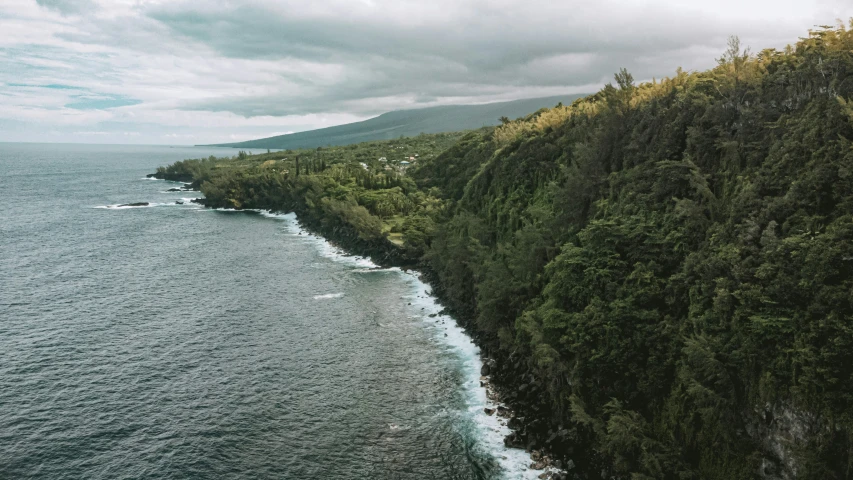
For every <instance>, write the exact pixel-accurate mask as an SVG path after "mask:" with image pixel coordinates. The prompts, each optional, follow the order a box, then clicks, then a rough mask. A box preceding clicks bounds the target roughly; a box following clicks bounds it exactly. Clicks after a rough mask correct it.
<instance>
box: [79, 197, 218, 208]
mask: <svg viewBox="0 0 853 480" xmlns="http://www.w3.org/2000/svg"><path fill="white" fill-rule="evenodd" d="M198 198H201V197H198ZM193 200H196V198H181V199H180V200H179V201H182V202H184V203H175V202H148V205H127V204H123V203H115V204H112V205H98V206H95V207H92V208H105V209H109V210H126V209H130V208H152V207H170V206H179V207H194V208H202V206H201V205H199V204H197V203H192V201H193Z"/></svg>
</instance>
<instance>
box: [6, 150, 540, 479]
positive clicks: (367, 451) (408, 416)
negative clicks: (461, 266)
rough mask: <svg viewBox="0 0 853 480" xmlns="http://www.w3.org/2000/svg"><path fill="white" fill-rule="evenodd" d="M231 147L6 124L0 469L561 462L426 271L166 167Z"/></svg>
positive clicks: (141, 473)
mask: <svg viewBox="0 0 853 480" xmlns="http://www.w3.org/2000/svg"><path fill="white" fill-rule="evenodd" d="M211 154H213V155H218V156H222V155H232V154H233V151H231V150H225V149H216V148H200V147H199V148H193V147H147V146H94V145H56V144H54V145H48V144H8V143H6V144H2V143H0V478H45V479H61V478H87V479H98V478H103V479H107V478H109V479H114V478H211V479H214V478H216V479H220V478H292V479H303V478H304V479H315V478H324V479H327V478H339V479H344V478H347V479H349V478H356V479H358V478H364V479H385V478H387V479H392V478H393V479H403V478H411V479H429V478H436V479H445V478H449V479H479V478H532V477H535V475H537V474H538V473H541V472H535V471H531V470H528V469H527V468H526V466H527V465H528V464H529V463H530V458H529V456H528V455H527V454H526V453H524V452H523V451H520V450H514V449H506V448H504V446H503V436H504V435H505V434H506V433H508V431H507V430H506V427H505V426H504V425H503V424H502V423H501V420H500V419H498V418H497V417H490V416H488V415H486V414H485V413H483V407H485V406H489V405H490V402H489V400H488V399H487V398H486V395H485V391H484V390H483V388H481V387H480V383H479V370H480V366H481V359H480V357H479V350H478V349H477V347H476V346H475V345H474V344H473V343H472V342H471V340H470V338H468V337H467V336H466V335H465V333H464V332H463V331H462V330H461V329H460V328H459V327H458V326H457V325H456V323H455V321H454V320H453V318H450V317H448V316H445V315H441V314H440V311H441V306H440V305H438V304H437V303H436V301H435V299H434V298H432V297H431V296H430V294H429V287H428V286H427V285H425V284H424V283H422V282H421V281H420V280H419V278H418V276H417V274H416V273H415V272H404V271H401V270H400V269H396V268H391V269H381V268H377V266H376V265H374V264H372V263H371V262H370V260H369V259H365V258H360V257H355V256H350V255H348V254H347V253H346V252H343V251H341V250H339V249H337V248H336V247H334V246H333V245H331V244H329V243H328V242H326V241H325V240H324V239H322V238H320V237H317V236H315V235H311V234H309V233H308V232H305V231H302V229H301V228H300V226H299V223H298V219H297V218H296V217H295V216H294V215H292V214H290V215H285V214H274V213H268V212H234V211H217V210H211V209H205V208H202V207H200V206H198V205H196V204H192V203H189V200H190V199H191V198H192V197H195V196H198V195H199V194H198V193H197V192H167V191H166V190H168V189H169V188H173V187H175V186H177V185H178V184H176V183H173V182H165V181H158V180H150V179H146V178H145V175H146V174H147V173H151V172H153V171H154V169H155V168H156V167H157V166H159V165H166V164H169V163H172V162H174V161H176V160H181V159H184V158H199V157H207V156H208V155H211ZM178 201H180V202H183V204H178V203H176V202H178ZM133 202H149V206H147V207H124V208H118V205H121V204H126V203H133Z"/></svg>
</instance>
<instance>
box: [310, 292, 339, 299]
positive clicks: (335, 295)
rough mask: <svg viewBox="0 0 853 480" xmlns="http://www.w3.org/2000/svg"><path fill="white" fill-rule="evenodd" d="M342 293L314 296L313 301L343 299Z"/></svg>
mask: <svg viewBox="0 0 853 480" xmlns="http://www.w3.org/2000/svg"><path fill="white" fill-rule="evenodd" d="M343 296H344V294H343V293H324V294H322V295H314V300H326V299H329V298H341V297H343Z"/></svg>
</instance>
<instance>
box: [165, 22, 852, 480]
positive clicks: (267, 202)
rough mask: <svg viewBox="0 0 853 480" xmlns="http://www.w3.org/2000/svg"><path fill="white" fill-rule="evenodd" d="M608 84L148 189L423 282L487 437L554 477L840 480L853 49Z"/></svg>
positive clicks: (765, 54) (815, 49)
mask: <svg viewBox="0 0 853 480" xmlns="http://www.w3.org/2000/svg"><path fill="white" fill-rule="evenodd" d="M851 25H853V22H851ZM615 80H616V81H615V84H612V85H607V86H606V87H605V88H604V89H602V90H601V91H600V92H598V93H596V94H594V95H591V96H589V97H586V98H583V99H579V100H576V101H575V102H574V103H572V104H571V105H567V106H560V107H555V108H552V109H549V110H545V111H541V112H537V113H536V114H534V115H529V116H527V117H525V118H522V119H519V120H516V121H513V122H510V123H507V124H504V125H501V126H498V127H494V128H484V129H480V130H478V131H475V132H469V133H466V134H465V135H464V136H461V137H459V138H457V139H455V142H454V143H452V145H449V147H448V148H446V149H443V151H441V153H437V152H438V150H440V149H439V148H438V147H439V146H438V145H437V144H435V145H434V147H435V148H436V150H435V151H434V152H430V154H429V155H432V156H427V157H425V158H422V159H419V160H418V161H416V162H414V164H413V165H411V166H408V167H403V166H402V165H400V164H395V165H388V167H389V168H388V169H386V168H385V166H384V165H382V166H380V165H379V164H376V163H372V164H369V165H367V168H364V167H363V166H361V165H359V163H358V162H357V161H356V160H355V159H353V158H352V156H351V155H352V153H350V154H347V155H331V156H327V157H323V158H322V159H321V160H320V162H321V163H319V164H316V163H314V164H313V166H312V168H310V169H308V170H306V169H305V167H301V170H300V167H296V163H295V162H296V157H298V156H299V155H294V154H293V153H286V154H285V153H284V152H277V153H274V154H268V155H264V156H258V157H244V158H234V159H220V160H216V159H212V160H208V161H190V162H184V163H179V164H176V165H173V166H172V167H170V169H162V170H161V171H160V172H158V174H159V175H161V176H166V175H182V174H191V175H192V177H193V178H194V179H195V180H196V181H197V182H199V183H200V185H201V190H202V191H203V192H204V194H205V196H206V203H207V205H209V206H212V207H236V208H267V209H273V210H283V211H295V212H296V213H297V214H298V215H299V216H300V219H301V220H302V221H303V222H305V223H306V224H307V225H308V226H309V227H311V228H313V229H316V230H318V231H320V232H322V233H324V234H325V235H327V236H329V237H331V238H333V239H335V240H336V241H339V242H341V243H343V244H345V245H347V246H349V247H350V248H354V249H356V250H359V251H361V252H367V253H371V254H374V256H375V257H377V258H378V259H379V260H380V261H386V262H396V263H405V264H409V265H414V264H417V265H418V266H419V268H422V269H424V270H425V271H427V272H428V273H429V275H430V278H431V279H432V280H431V281H432V284H433V287H434V292H435V293H436V294H438V295H440V296H441V298H442V300H443V302H444V303H445V304H446V305H447V306H448V307H449V308H450V309H452V311H453V312H454V313H455V314H456V315H457V316H458V317H459V318H460V319H461V320H462V321H463V322H467V325H468V328H469V329H470V331H471V332H472V334H473V335H474V336H475V337H476V338H477V339H478V342H479V344H480V346H481V347H482V348H483V350H484V352H485V353H486V354H487V355H489V356H492V357H493V358H494V359H495V361H496V362H495V364H494V366H493V367H492V368H491V370H490V374H491V375H492V377H493V378H494V379H496V380H497V381H498V383H499V384H500V385H504V386H505V389H504V396H503V397H502V398H503V401H504V402H506V403H507V404H508V405H510V406H511V409H512V410H513V411H514V412H515V414H516V417H515V418H514V419H513V421H511V422H510V425H511V426H513V427H514V428H515V429H516V431H515V433H514V434H513V435H512V436H511V437H509V438H507V443H508V444H510V445H514V446H519V447H522V448H529V449H532V448H537V449H538V448H544V449H545V450H547V451H548V452H550V454H551V455H552V458H553V457H556V458H558V459H560V461H561V462H562V465H570V466H571V467H572V468H571V474H572V475H574V478H616V479H625V480H627V479H631V480H641V479H691V480H694V479H695V480H699V479H718V480H729V479H743V480H751V479H755V478H763V479H790V478H802V479H815V480H817V479H844V478H851V475H853V453H851V452H853V437H851V435H853V370H851V368H850V366H851V365H853V31H851V30H848V29H846V28H845V27H843V26H840V27H838V28H835V29H822V30H817V31H813V32H809V35H808V36H807V37H806V38H803V39H800V40H799V41H798V42H797V43H796V44H795V45H792V46H790V47H788V48H786V49H784V50H781V51H778V50H763V51H761V52H760V53H758V54H757V55H751V54H748V53H745V52H744V51H743V50H742V49H741V48H740V46H739V44H738V42H737V41H736V40H735V39H733V40H732V42H731V44H730V48H729V50H728V51H726V52H725V53H724V55H723V56H722V57H721V58H720V60H719V63H718V65H717V66H716V67H715V68H713V69H711V70H708V71H704V72H692V73H688V72H684V71H681V70H680V69H679V70H678V71H677V73H676V75H675V76H673V77H672V78H665V79H663V80H661V81H655V82H652V83H644V84H639V85H638V84H636V83H635V82H634V80H633V78H632V77H631V75H630V74H629V73H628V72H626V71H624V70H623V71H621V72H620V73H619V74H617V75H616V77H615ZM422 139H423V140H425V141H427V142H428V141H429V140H428V139H427V137H426V136H425V137H422ZM399 146H400V145H397V146H396V147H394V148H397V147H399ZM363 148H368V147H366V146H365V145H361V146H359V145H354V146H351V147H347V148H346V149H341V150H340V151H341V152H347V151H349V152H357V151H360V150H361V149H363ZM371 148H372V147H371ZM383 148H391V146H390V145H388V146H384V147H383ZM297 153H298V152H297ZM301 155H305V156H307V155H308V153H307V152H305V153H302V154H301ZM302 161H303V162H304V157H303V160H302ZM569 461H571V463H569Z"/></svg>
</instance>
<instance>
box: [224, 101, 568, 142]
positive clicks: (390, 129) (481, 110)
mask: <svg viewBox="0 0 853 480" xmlns="http://www.w3.org/2000/svg"><path fill="white" fill-rule="evenodd" d="M581 96H582V95H560V96H555V97H544V98H531V99H524V100H515V101H512V102H499V103H489V104H485V105H450V106H442V107H430V108H420V109H414V110H398V111H394V112H388V113H383V114H382V115H379V116H378V117H375V118H371V119H368V120H364V121H362V122H356V123H348V124H346V125H338V126H334V127H328V128H321V129H318V130H310V131H307V132H299V133H291V134H287V135H278V136H275V137H269V138H261V139H258V140H249V141H247V142H238V143H223V144H219V145H216V146H219V147H235V148H274V149H295V148H316V147H325V146H331V145H349V144H353V143H360V142H367V141H372V140H390V139H393V138H399V137H401V136H404V137H411V136H415V135H418V134H421V133H441V132H456V131H461V130H472V129H475V128H480V127H483V126H490V125H491V126H493V125H497V124H498V123H500V122H499V120H498V119H499V118H500V117H508V118H511V119H515V118H518V117H522V116H524V115H528V114H531V113H533V112H535V111H536V110H539V109H540V108H546V107H553V106H554V105H557V104H558V103H560V102H562V103H571V102H572V101H574V100H575V99H577V98H579V97H581Z"/></svg>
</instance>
